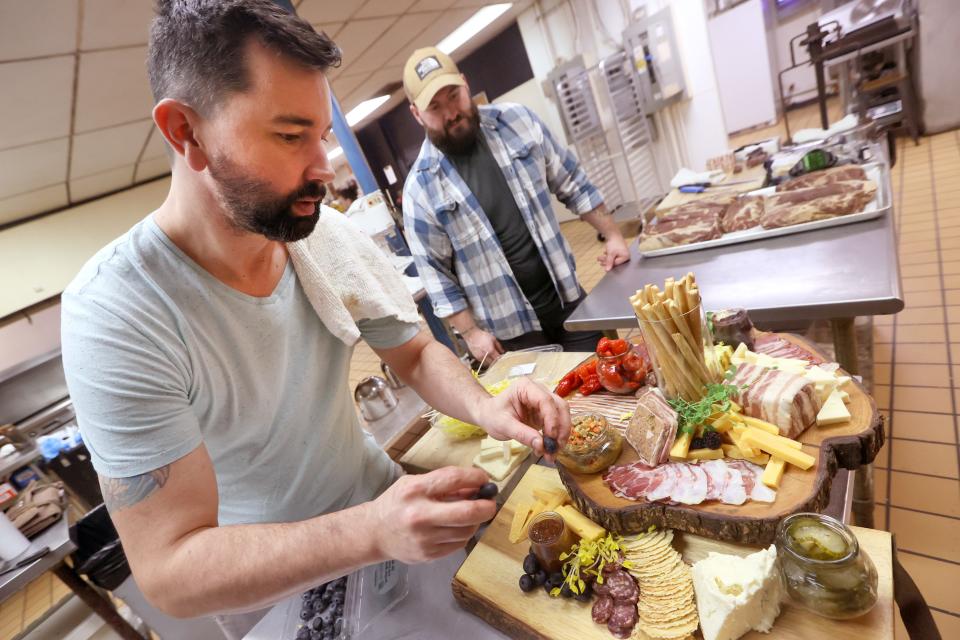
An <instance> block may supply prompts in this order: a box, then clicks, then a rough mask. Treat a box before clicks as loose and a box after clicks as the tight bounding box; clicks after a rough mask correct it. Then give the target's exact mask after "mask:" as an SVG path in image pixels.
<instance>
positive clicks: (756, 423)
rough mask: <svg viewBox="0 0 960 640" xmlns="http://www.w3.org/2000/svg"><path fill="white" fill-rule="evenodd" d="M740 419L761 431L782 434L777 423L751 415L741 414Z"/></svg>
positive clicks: (776, 434)
mask: <svg viewBox="0 0 960 640" xmlns="http://www.w3.org/2000/svg"><path fill="white" fill-rule="evenodd" d="M740 419H741V420H743V421H744V422H745V423H746V424H747V426H750V427H756V428H757V429H760V430H761V431H766V432H767V433H772V434H773V435H775V436H778V435H780V427H778V426H777V425H775V424H770V423H769V422H767V421H766V420H760V419H759V418H752V417H750V416H740Z"/></svg>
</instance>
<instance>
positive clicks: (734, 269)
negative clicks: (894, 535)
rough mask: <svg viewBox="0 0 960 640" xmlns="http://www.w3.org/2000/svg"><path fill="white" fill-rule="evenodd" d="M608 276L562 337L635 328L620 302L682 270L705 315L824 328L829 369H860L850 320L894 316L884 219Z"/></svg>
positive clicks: (861, 483) (868, 484)
mask: <svg viewBox="0 0 960 640" xmlns="http://www.w3.org/2000/svg"><path fill="white" fill-rule="evenodd" d="M630 252H631V260H630V262H628V263H626V264H623V265H620V266H619V267H616V268H615V269H613V270H612V271H610V272H609V273H607V274H606V275H605V276H604V277H603V279H601V280H600V282H599V283H598V284H597V286H596V287H594V289H593V291H591V292H590V293H589V294H588V295H587V297H586V299H585V300H584V301H583V302H582V303H581V304H580V306H579V307H578V308H577V310H576V311H574V312H573V314H572V315H571V316H570V318H569V319H568V320H567V321H566V323H565V324H564V326H565V327H566V328H567V329H570V330H598V329H600V330H603V329H626V328H634V327H636V326H637V319H636V316H635V315H634V313H633V308H632V307H631V306H630V301H629V297H630V296H631V295H633V294H634V293H635V292H636V291H637V289H640V288H642V287H643V286H644V285H645V284H647V283H655V284H659V285H660V286H661V287H662V286H663V281H664V280H666V279H667V278H669V277H671V276H672V277H675V278H679V277H682V276H683V275H685V274H686V273H687V272H688V271H692V272H693V273H694V274H695V275H696V277H697V283H698V284H699V286H700V293H701V296H702V297H703V302H704V308H706V309H724V308H731V307H740V308H744V309H747V311H749V313H750V317H751V318H752V319H753V321H754V322H755V323H757V324H759V325H761V326H762V325H764V324H767V323H775V322H783V321H789V320H822V319H828V320H830V323H831V326H832V329H833V345H834V348H835V350H836V358H837V362H839V363H840V364H841V366H843V368H844V369H846V370H847V371H849V372H850V373H853V374H856V373H859V371H860V366H859V363H858V361H857V337H856V333H855V331H854V321H855V320H856V317H857V316H861V315H885V314H891V313H897V312H899V311H900V310H902V309H903V292H902V290H901V288H900V268H899V265H898V264H897V250H896V244H895V239H894V229H893V216H892V214H891V213H886V214H884V215H882V216H880V217H879V218H876V219H874V220H868V221H866V222H859V223H856V224H850V225H845V226H841V227H832V228H829V229H821V230H818V231H808V232H806V233H798V234H795V235H790V236H780V237H777V238H770V239H768V240H757V241H754V242H745V243H742V244H734V245H728V246H725V247H717V248H715V249H706V250H703V251H691V252H690V253H678V254H673V255H669V256H662V257H658V258H641V257H640V255H639V253H638V250H637V245H636V243H634V244H633V245H632V247H631V250H630ZM858 471H859V473H857V474H856V475H855V482H856V491H855V496H854V522H855V523H856V524H859V525H861V526H865V527H872V526H873V484H872V478H873V473H872V469H871V465H865V466H863V467H861V468H860V469H859V470H858Z"/></svg>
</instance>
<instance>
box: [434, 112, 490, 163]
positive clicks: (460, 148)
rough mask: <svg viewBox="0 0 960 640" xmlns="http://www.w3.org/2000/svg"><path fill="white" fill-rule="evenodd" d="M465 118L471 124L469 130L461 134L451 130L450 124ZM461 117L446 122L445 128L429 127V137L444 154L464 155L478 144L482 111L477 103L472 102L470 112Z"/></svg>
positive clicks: (458, 122)
mask: <svg viewBox="0 0 960 640" xmlns="http://www.w3.org/2000/svg"><path fill="white" fill-rule="evenodd" d="M460 118H464V119H466V121H467V124H468V125H469V126H468V127H467V130H466V131H464V132H463V133H460V134H453V133H451V132H450V125H452V124H460V123H461V122H462V120H461V119H460ZM460 118H458V119H457V120H455V121H454V122H451V123H449V124H444V126H443V129H441V130H435V129H427V130H426V131H427V138H429V139H430V142H432V143H433V146H435V147H436V148H437V149H439V150H440V151H441V152H442V153H443V154H444V155H448V156H450V155H453V156H462V155H466V154H468V153H470V152H471V151H473V148H474V147H475V146H476V145H477V138H478V137H479V135H480V111H479V110H478V109H477V105H475V104H473V103H472V102H471V103H470V113H468V114H466V115H463V114H461V115H460Z"/></svg>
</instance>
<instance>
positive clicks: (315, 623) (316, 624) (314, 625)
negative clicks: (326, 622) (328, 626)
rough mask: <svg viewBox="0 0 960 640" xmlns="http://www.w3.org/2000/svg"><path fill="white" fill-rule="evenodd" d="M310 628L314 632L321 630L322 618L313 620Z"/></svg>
mask: <svg viewBox="0 0 960 640" xmlns="http://www.w3.org/2000/svg"><path fill="white" fill-rule="evenodd" d="M310 628H311V629H313V630H314V631H322V630H323V618H314V619H313V622H311V623H310Z"/></svg>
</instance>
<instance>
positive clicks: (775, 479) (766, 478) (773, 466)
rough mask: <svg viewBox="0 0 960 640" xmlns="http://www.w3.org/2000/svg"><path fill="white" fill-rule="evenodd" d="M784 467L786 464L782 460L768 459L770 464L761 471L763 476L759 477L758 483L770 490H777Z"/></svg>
mask: <svg viewBox="0 0 960 640" xmlns="http://www.w3.org/2000/svg"><path fill="white" fill-rule="evenodd" d="M786 466H787V462H786V461H785V460H784V459H782V458H775V457H774V458H770V462H768V463H767V466H766V467H764V469H763V475H762V476H760V481H761V482H762V483H763V484H765V485H767V486H768V487H770V488H771V489H777V488H779V487H780V478H782V477H783V470H784V469H785V468H786Z"/></svg>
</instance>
